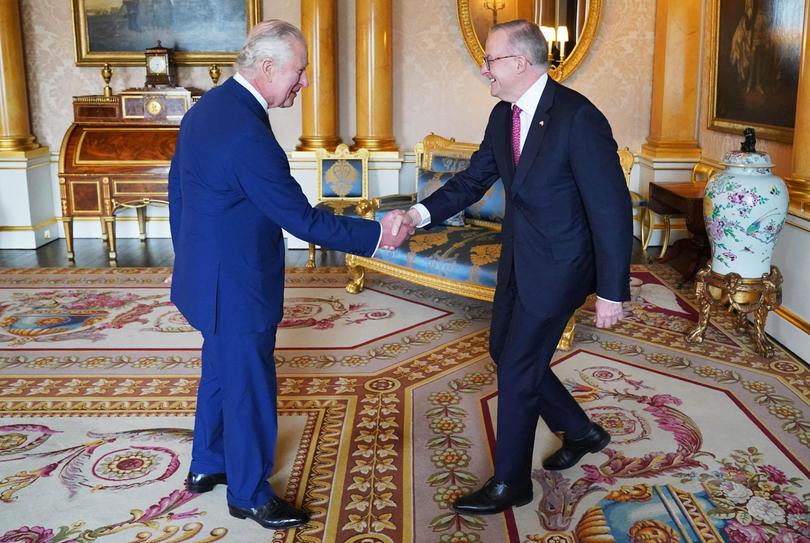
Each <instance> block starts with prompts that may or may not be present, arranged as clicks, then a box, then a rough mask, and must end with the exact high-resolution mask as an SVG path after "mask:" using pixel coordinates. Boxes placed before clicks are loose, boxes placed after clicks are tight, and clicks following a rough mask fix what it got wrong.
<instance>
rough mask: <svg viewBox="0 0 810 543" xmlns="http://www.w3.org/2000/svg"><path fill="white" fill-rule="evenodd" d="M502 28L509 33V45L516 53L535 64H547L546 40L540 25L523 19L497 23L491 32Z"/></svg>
mask: <svg viewBox="0 0 810 543" xmlns="http://www.w3.org/2000/svg"><path fill="white" fill-rule="evenodd" d="M496 30H504V31H505V32H507V33H508V34H509V45H510V47H511V48H512V49H513V50H514V52H515V53H516V54H519V55H523V56H525V57H526V58H527V59H529V62H531V63H532V64H534V65H535V66H546V67H547V66H548V42H547V41H546V37H545V36H543V33H542V32H541V31H540V27H539V26H537V25H536V24H534V23H533V22H531V21H527V20H525V19H515V20H514V21H507V22H505V23H499V24H496V25H495V26H493V27H492V28H491V29H490V33H491V32H495V31H496Z"/></svg>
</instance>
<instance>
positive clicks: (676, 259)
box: [649, 181, 711, 281]
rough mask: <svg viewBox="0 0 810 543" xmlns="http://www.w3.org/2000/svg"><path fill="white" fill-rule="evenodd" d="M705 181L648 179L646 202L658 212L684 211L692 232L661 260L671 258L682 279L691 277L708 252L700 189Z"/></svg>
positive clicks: (688, 227) (668, 260)
mask: <svg viewBox="0 0 810 543" xmlns="http://www.w3.org/2000/svg"><path fill="white" fill-rule="evenodd" d="M705 189H706V183H693V182H691V181H690V182H686V183H655V182H653V183H650V197H649V200H650V202H649V206H650V209H651V210H652V211H654V212H655V213H658V214H659V215H665V214H666V215H676V214H677V215H683V216H684V217H685V219H686V228H687V230H689V233H690V234H691V236H690V237H689V238H685V239H681V240H678V241H676V242H675V243H674V244H673V245H672V248H671V249H669V251H668V252H667V256H666V258H664V259H663V260H662V262H670V263H671V265H672V266H673V267H674V268H675V269H677V270H678V271H679V272H681V275H683V277H684V281H690V280H692V279H693V278H694V276H695V274H696V273H697V270H698V269H700V267H701V265H702V264H703V263H704V262H705V261H706V260H707V259H708V258H709V257H710V256H711V247H710V245H709V238H708V236H707V235H706V223H705V222H704V221H703V193H704V191H705Z"/></svg>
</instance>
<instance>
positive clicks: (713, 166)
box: [647, 158, 724, 258]
mask: <svg viewBox="0 0 810 543" xmlns="http://www.w3.org/2000/svg"><path fill="white" fill-rule="evenodd" d="M722 169H724V166H723V165H722V164H719V163H717V162H711V161H708V160H706V159H703V158H701V159H700V161H699V162H698V163H697V164H695V165H694V167H693V168H692V173H691V175H690V177H689V181H690V182H691V183H692V184H693V185H705V184H706V182H707V181H708V180H709V178H710V177H711V176H712V175H714V173H715V172H717V171H719V170H722ZM650 215H652V213H650ZM682 217H683V214H680V213H668V214H664V215H661V220H662V221H663V222H664V234H663V236H664V237H663V239H662V240H661V253H660V254H659V255H658V258H664V255H665V254H666V252H667V248H668V246H669V236H670V234H671V231H672V219H676V218H682ZM647 242H648V243H649V239H648V240H647Z"/></svg>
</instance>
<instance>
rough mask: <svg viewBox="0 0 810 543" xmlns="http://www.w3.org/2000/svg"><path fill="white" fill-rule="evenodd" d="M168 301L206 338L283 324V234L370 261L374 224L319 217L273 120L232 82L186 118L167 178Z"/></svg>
mask: <svg viewBox="0 0 810 543" xmlns="http://www.w3.org/2000/svg"><path fill="white" fill-rule="evenodd" d="M169 213H170V223H171V231H172V243H173V245H174V254H175V259H174V271H173V274H172V298H171V299H172V302H174V304H175V305H176V306H177V307H178V309H179V310H180V311H181V312H182V313H183V315H184V316H185V317H186V319H187V320H188V321H189V323H190V324H191V325H192V326H194V327H195V328H197V329H198V330H200V331H202V332H203V333H229V332H262V331H265V330H268V329H270V328H271V327H273V326H275V325H276V324H278V322H279V321H280V320H281V316H282V307H283V289H284V240H283V237H282V232H281V229H282V228H283V229H285V230H287V231H288V232H290V233H291V234H293V235H294V236H296V237H298V238H300V239H303V240H306V241H310V242H313V243H316V244H318V245H328V246H329V247H330V248H332V249H336V250H340V251H345V252H350V253H355V254H359V255H362V256H370V255H371V254H372V253H373V252H374V250H375V248H376V246H377V242H378V240H379V236H380V226H379V224H378V223H376V222H374V221H367V220H362V219H352V218H347V217H338V216H334V215H332V214H331V213H326V212H323V211H320V210H317V209H314V208H313V207H312V206H310V205H309V203H308V202H307V199H306V196H304V193H303V192H302V191H301V187H300V186H299V185H298V183H297V182H296V181H295V179H293V177H292V176H291V175H290V167H289V163H288V161H287V155H286V154H285V152H284V150H283V149H282V148H281V146H279V144H278V142H277V141H276V138H275V136H274V135H273V131H272V129H271V128H270V123H269V121H268V119H267V112H266V111H265V110H264V109H263V108H262V106H261V105H260V104H259V102H258V101H257V100H256V99H255V98H254V97H253V95H251V94H250V92H249V91H248V90H247V89H245V88H244V87H243V86H242V85H240V84H239V83H238V82H236V81H235V80H234V79H233V78H231V79H228V80H227V81H226V82H225V83H223V84H222V85H221V86H219V87H216V88H214V89H212V90H210V91H208V92H207V93H205V95H204V96H203V97H202V98H201V99H200V100H199V102H198V103H197V104H195V105H194V107H192V108H191V109H190V110H189V112H188V113H186V115H185V116H184V117H183V121H182V123H181V125H180V133H179V135H178V138H177V149H176V151H175V154H174V158H173V159H172V165H171V170H170V172H169Z"/></svg>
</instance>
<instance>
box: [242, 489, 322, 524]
mask: <svg viewBox="0 0 810 543" xmlns="http://www.w3.org/2000/svg"><path fill="white" fill-rule="evenodd" d="M228 511H230V513H231V516H232V517H236V518H242V519H244V518H249V519H252V520H255V521H256V522H258V523H259V524H260V525H261V526H262V527H264V528H270V529H271V530H286V529H287V528H295V527H297V526H302V525H304V524H306V523H307V521H308V520H309V513H307V512H306V511H304V510H303V509H296V508H295V507H293V506H292V505H290V504H289V503H287V502H285V501H284V500H282V499H281V498H279V497H278V496H273V497H272V498H270V501H268V502H267V503H266V504H264V505H262V506H261V507H250V508H242V507H236V506H234V505H230V504H229V505H228Z"/></svg>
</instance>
